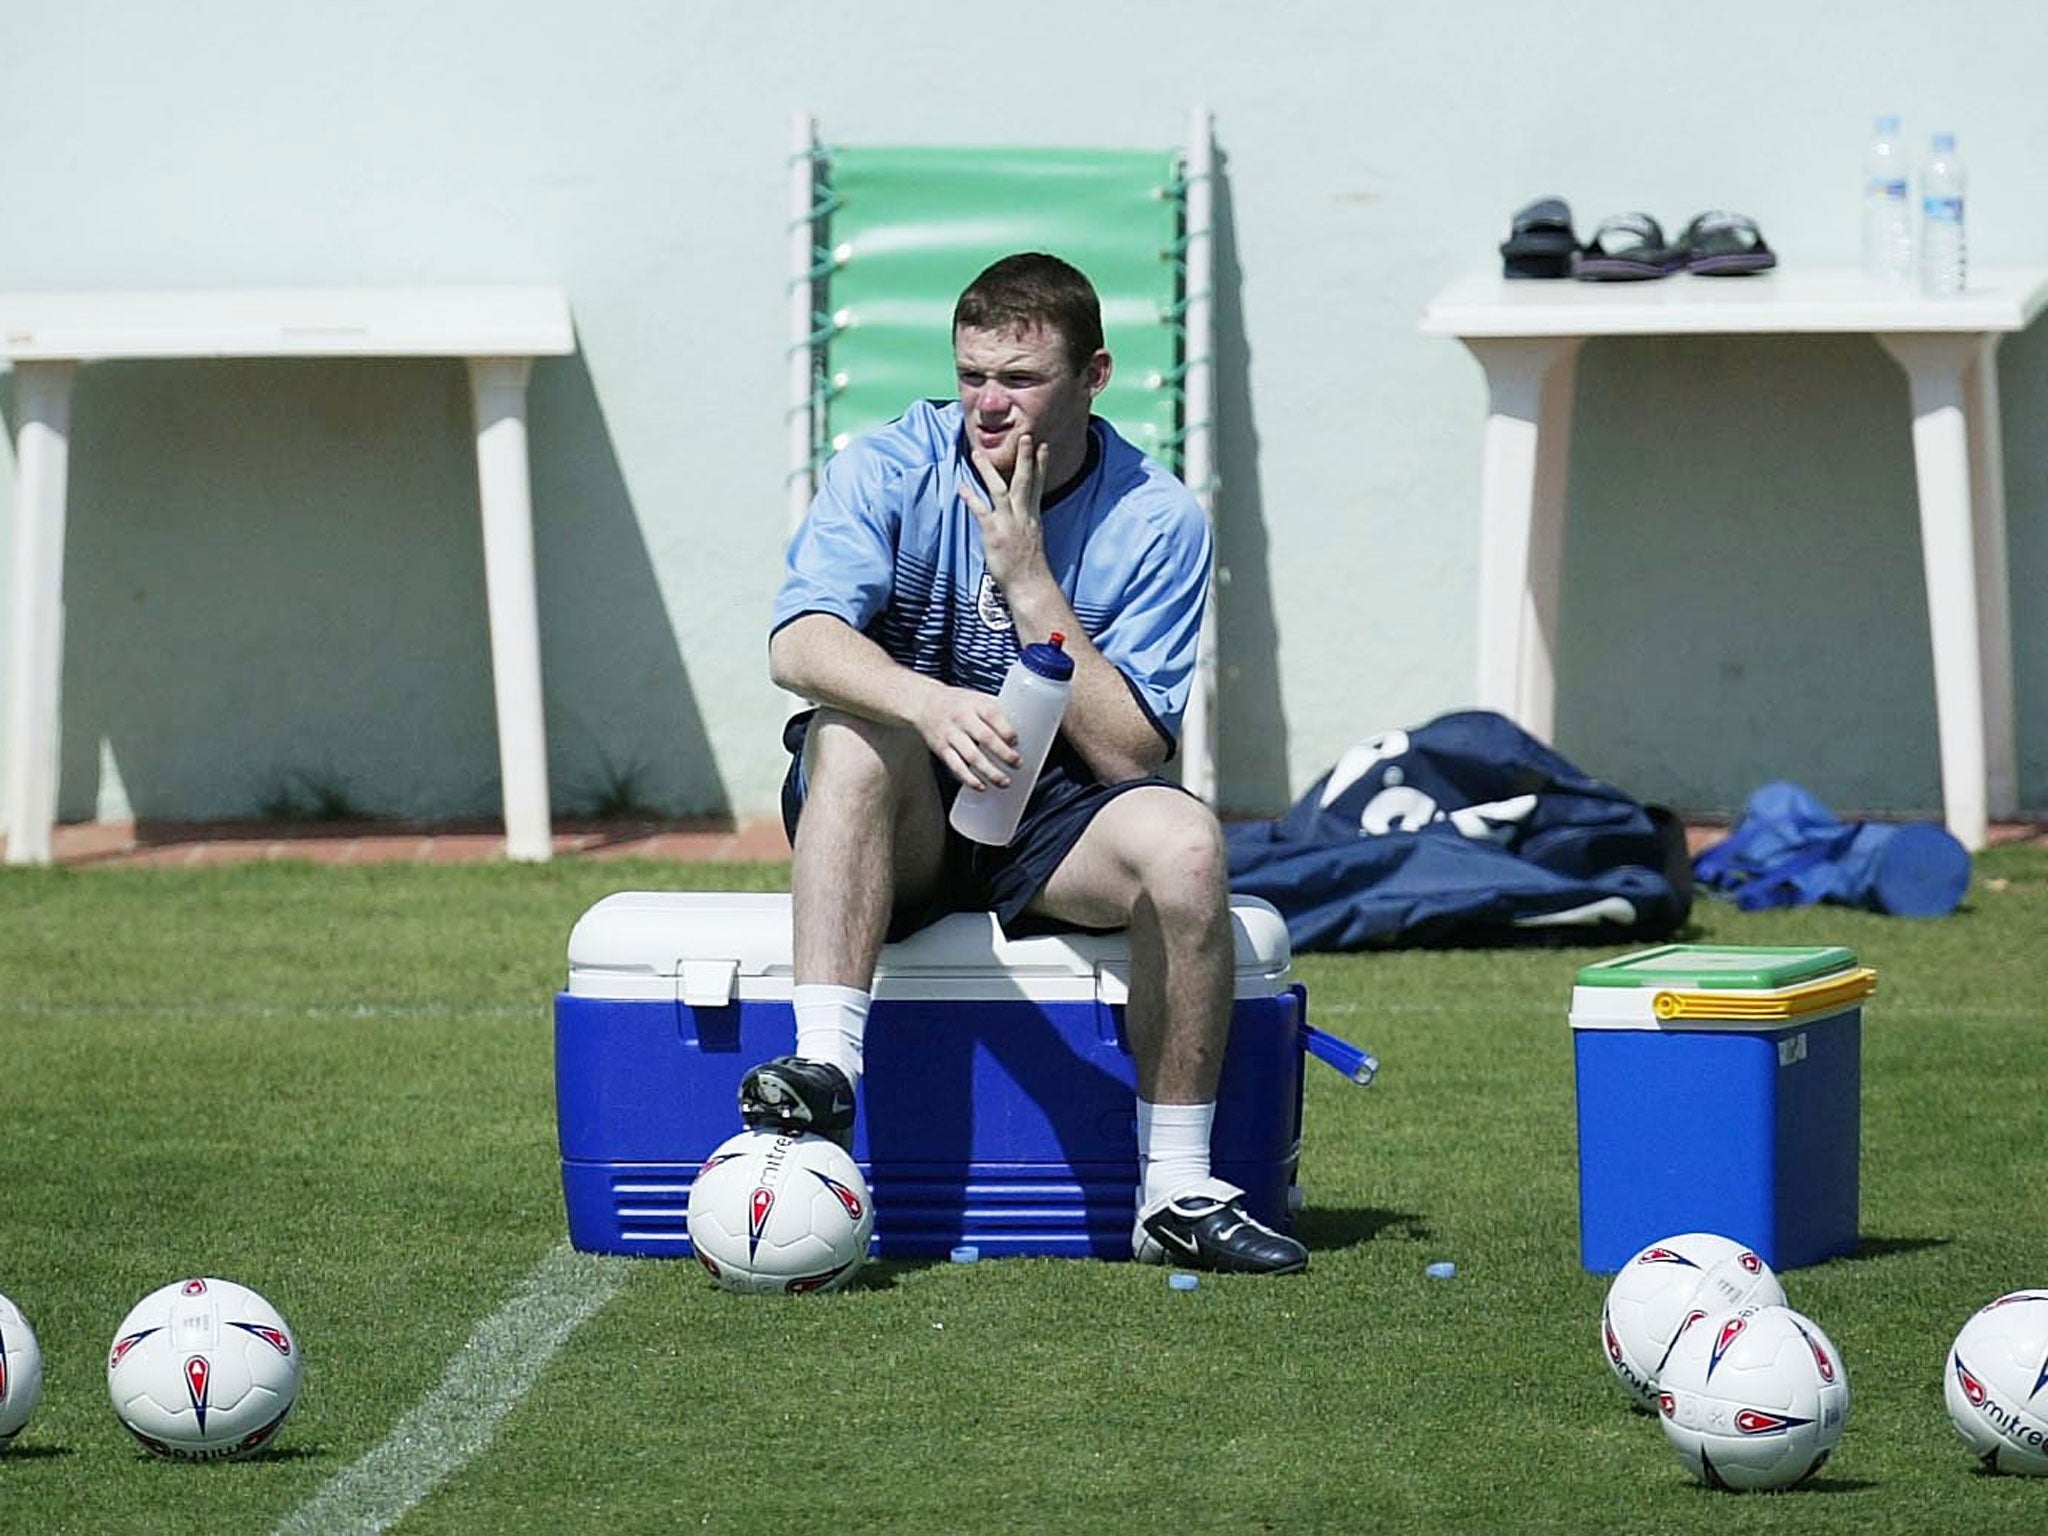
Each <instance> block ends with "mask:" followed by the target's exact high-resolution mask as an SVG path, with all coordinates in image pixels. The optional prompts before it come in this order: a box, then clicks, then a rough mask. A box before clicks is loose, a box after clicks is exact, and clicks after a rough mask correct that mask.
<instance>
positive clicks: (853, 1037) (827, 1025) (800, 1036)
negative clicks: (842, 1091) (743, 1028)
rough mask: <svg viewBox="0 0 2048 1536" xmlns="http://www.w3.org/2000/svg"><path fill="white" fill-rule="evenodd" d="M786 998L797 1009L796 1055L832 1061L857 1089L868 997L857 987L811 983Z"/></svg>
mask: <svg viewBox="0 0 2048 1536" xmlns="http://www.w3.org/2000/svg"><path fill="white" fill-rule="evenodd" d="M789 997H790V1003H791V1005H792V1006H793V1007H794V1008H795V1009H796V1053H797V1055H799V1056H801V1057H803V1058H804V1059H805V1060H806V1061H829V1062H831V1063H832V1064H833V1065H834V1066H836V1067H837V1068H839V1070H840V1071H842V1072H844V1073H845V1074H846V1080H847V1081H848V1082H850V1083H851V1084H853V1086H854V1087H856V1088H858V1087H859V1086H860V1075H861V1070H862V1067H863V1065H864V1059H863V1056H862V1051H861V1046H862V1042H863V1041H864V1040H865V1039H866V1037H867V1032H868V1003H869V1001H870V999H869V995H868V994H867V993H865V992H863V991H861V990H860V989H859V988H858V987H834V986H827V985H825V984H823V983H818V982H812V983H808V984H805V985H802V986H798V987H794V988H792V989H791V991H790V994H789Z"/></svg>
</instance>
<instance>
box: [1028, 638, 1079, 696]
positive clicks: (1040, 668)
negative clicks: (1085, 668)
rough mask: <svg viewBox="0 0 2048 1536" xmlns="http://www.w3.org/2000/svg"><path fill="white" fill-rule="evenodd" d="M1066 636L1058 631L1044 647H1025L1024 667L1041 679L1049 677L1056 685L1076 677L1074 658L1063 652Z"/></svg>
mask: <svg viewBox="0 0 2048 1536" xmlns="http://www.w3.org/2000/svg"><path fill="white" fill-rule="evenodd" d="M1066 638H1067V637H1066V636H1065V635H1063V634H1061V633H1060V632H1059V631H1058V630H1054V631H1053V632H1052V638H1051V639H1049V640H1047V641H1046V642H1045V644H1043V645H1027V646H1025V647H1024V665H1025V666H1027V667H1029V668H1030V669H1031V670H1032V671H1034V672H1036V673H1037V674H1038V675H1039V676H1040V677H1049V678H1051V679H1052V680H1053V681H1054V682H1056V683H1063V682H1065V681H1066V680H1067V679H1068V678H1070V677H1072V676H1073V675H1074V658H1073V657H1071V656H1069V655H1068V654H1067V653H1066V652H1065V651H1063V650H1061V649H1060V647H1061V645H1063V644H1065V642H1066Z"/></svg>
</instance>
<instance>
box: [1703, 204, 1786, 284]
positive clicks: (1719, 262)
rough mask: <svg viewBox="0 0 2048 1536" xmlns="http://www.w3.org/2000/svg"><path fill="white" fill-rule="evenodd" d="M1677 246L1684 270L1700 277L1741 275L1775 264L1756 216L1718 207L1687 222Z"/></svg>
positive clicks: (1767, 268) (1763, 269)
mask: <svg viewBox="0 0 2048 1536" xmlns="http://www.w3.org/2000/svg"><path fill="white" fill-rule="evenodd" d="M1678 248H1679V251H1680V252H1681V254H1682V256H1683V258H1684V263H1685V268H1686V270H1687V271H1688V272H1697V273H1698V274H1699V275H1700V276H1701V277H1741V276H1743V275H1744V274H1745V273H1750V272H1766V271H1769V270H1770V269H1771V268H1772V267H1775V266H1776V265H1777V264H1778V258H1777V255H1776V253H1775V252H1773V251H1772V250H1771V248H1770V247H1769V246H1768V245H1766V244H1764V237H1763V234H1762V232H1761V231H1759V230H1758V229H1757V227H1756V220H1755V219H1752V218H1750V217H1749V216H1748V215H1747V214H1741V213H1726V212H1723V211H1722V210H1721V209H1718V208H1717V209H1715V210H1714V211H1713V212H1711V213H1703V214H1701V215H1700V216H1699V217H1698V218H1696V219H1694V220H1693V221H1692V222H1691V223H1690V224H1688V225H1686V226H1685V233H1684V234H1683V235H1681V236H1680V237H1679V240H1678Z"/></svg>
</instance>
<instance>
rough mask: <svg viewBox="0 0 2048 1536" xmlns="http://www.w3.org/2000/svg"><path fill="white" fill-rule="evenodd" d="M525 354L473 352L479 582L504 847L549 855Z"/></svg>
mask: <svg viewBox="0 0 2048 1536" xmlns="http://www.w3.org/2000/svg"><path fill="white" fill-rule="evenodd" d="M532 367H533V360H532V359H531V358H526V357H473V358H471V359H470V360H469V383H470V393H471V396H472V398H473V399H474V401H475V404H476V467H477V487H478V493H479V500H480V502H481V504H482V510H483V528H484V585H485V588H486V591H487V595H488V599H489V603H490V623H491V684H492V690H493V693H494V695H495V697H496V700H497V708H498V768H499V773H500V775H501V777H502V780H503V785H504V794H505V854H506V857H508V858H512V859H524V860H530V861H535V862H538V861H541V860H544V859H546V858H547V857H548V856H549V855H550V854H551V853H552V852H553V846H554V845H553V833H552V828H551V826H550V822H549V815H548V738H547V719H546V714H545V712H544V710H543V709H542V705H541V687H540V608H539V602H538V599H537V598H536V596H535V592H534V577H533V492H532V486H531V483H530V481H529V478H528V469H527V451H526V379H527V375H528V374H529V373H530V372H531V371H532Z"/></svg>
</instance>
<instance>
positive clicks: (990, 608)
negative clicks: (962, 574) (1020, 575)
mask: <svg viewBox="0 0 2048 1536" xmlns="http://www.w3.org/2000/svg"><path fill="white" fill-rule="evenodd" d="M974 611H975V612H976V613H978V614H980V615H981V622H982V623H984V624H986V625H987V626H988V627H989V628H990V629H993V630H1009V629H1015V628H1016V627H1017V626H1016V621H1015V620H1013V619H1012V618H1011V617H1010V602H1009V599H1008V598H1006V597H1004V596H1003V589H1002V588H1001V587H999V586H997V585H996V582H995V578H994V577H993V576H991V575H989V573H988V572H987V571H983V572H982V573H981V589H980V590H979V591H978V592H976V593H975V594H974Z"/></svg>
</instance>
